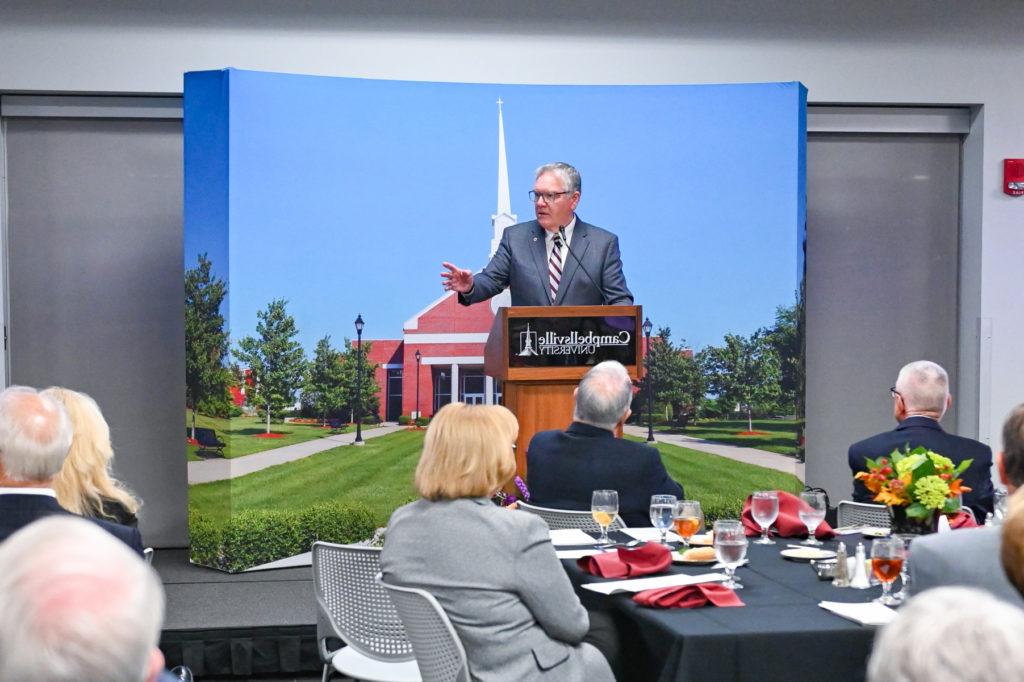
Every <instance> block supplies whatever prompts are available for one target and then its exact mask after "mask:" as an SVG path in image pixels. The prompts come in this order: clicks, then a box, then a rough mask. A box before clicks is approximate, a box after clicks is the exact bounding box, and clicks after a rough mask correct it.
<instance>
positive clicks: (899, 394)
mask: <svg viewBox="0 0 1024 682" xmlns="http://www.w3.org/2000/svg"><path fill="white" fill-rule="evenodd" d="M889 395H891V396H892V397H893V398H895V397H896V396H899V397H901V398H902V397H903V395H902V394H901V393H900V392H899V391H897V390H896V387H895V386H893V387H892V388H890V389H889Z"/></svg>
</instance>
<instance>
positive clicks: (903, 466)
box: [854, 447, 974, 533]
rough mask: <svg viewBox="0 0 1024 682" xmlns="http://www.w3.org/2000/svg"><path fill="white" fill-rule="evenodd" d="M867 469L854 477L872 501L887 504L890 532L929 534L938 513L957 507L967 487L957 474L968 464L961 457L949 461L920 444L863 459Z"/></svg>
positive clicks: (958, 507) (933, 527) (967, 461)
mask: <svg viewBox="0 0 1024 682" xmlns="http://www.w3.org/2000/svg"><path fill="white" fill-rule="evenodd" d="M864 461H865V463H866V464H867V467H868V470H867V471H861V472H858V473H857V474H856V475H855V476H854V478H856V479H857V480H859V481H863V483H864V487H866V488H867V489H868V490H869V491H870V492H871V493H873V494H874V496H875V502H879V503H881V504H884V505H886V506H888V507H889V513H890V514H891V515H892V519H893V532H896V533H922V532H923V533H929V532H931V531H933V530H934V529H935V525H936V522H937V519H938V514H955V513H956V512H958V511H959V510H960V495H961V494H962V493H966V492H970V491H971V489H970V488H968V487H966V486H964V485H963V480H962V479H961V478H960V474H962V473H963V472H964V470H965V469H967V467H969V466H970V465H971V462H973V461H974V460H972V459H965V460H964V461H962V462H960V464H958V465H955V466H954V465H953V460H951V459H949V458H948V457H944V456H942V455H940V454H939V453H937V452H932V451H931V450H929V449H927V448H924V447H917V448H914V449H913V450H911V449H909V447H908V448H907V449H906V450H905V451H903V452H900V451H899V450H898V449H897V450H893V451H892V454H890V455H889V456H888V457H879V458H878V459H865V460H864Z"/></svg>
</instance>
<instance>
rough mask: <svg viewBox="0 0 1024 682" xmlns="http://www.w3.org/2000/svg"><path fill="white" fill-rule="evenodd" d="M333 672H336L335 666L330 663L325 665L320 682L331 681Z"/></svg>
mask: <svg viewBox="0 0 1024 682" xmlns="http://www.w3.org/2000/svg"><path fill="white" fill-rule="evenodd" d="M333 670H334V666H333V665H331V664H330V663H325V664H324V672H323V674H322V675H321V676H320V682H327V681H328V680H330V679H331V672H332V671H333Z"/></svg>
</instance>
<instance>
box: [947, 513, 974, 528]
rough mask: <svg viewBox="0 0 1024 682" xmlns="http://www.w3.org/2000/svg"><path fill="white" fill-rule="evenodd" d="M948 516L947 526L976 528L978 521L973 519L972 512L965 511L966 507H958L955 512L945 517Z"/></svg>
mask: <svg viewBox="0 0 1024 682" xmlns="http://www.w3.org/2000/svg"><path fill="white" fill-rule="evenodd" d="M947 518H949V527H950V528H951V529H952V530H956V529H958V528H977V527H978V522H977V521H976V520H975V519H974V514H972V513H971V512H969V511H967V510H966V509H960V510H959V511H957V513H956V514H953V515H952V516H949V517H947Z"/></svg>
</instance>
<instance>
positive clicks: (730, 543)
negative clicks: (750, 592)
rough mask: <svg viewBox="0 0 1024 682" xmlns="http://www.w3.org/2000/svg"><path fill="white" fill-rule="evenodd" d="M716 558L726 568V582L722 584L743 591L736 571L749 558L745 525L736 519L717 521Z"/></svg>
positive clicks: (715, 529) (715, 526)
mask: <svg viewBox="0 0 1024 682" xmlns="http://www.w3.org/2000/svg"><path fill="white" fill-rule="evenodd" d="M714 531H715V556H716V557H717V558H718V562H719V563H720V564H722V565H723V566H725V576H726V581H725V582H724V583H722V584H723V585H725V586H726V587H728V588H730V589H733V590H741V589H743V585H741V584H740V583H739V581H738V580H737V579H736V569H737V568H738V567H739V565H740V564H742V563H743V559H745V558H746V556H747V533H746V529H744V528H743V524H742V523H740V522H739V521H738V520H735V519H719V520H718V521H715V525H714Z"/></svg>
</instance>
